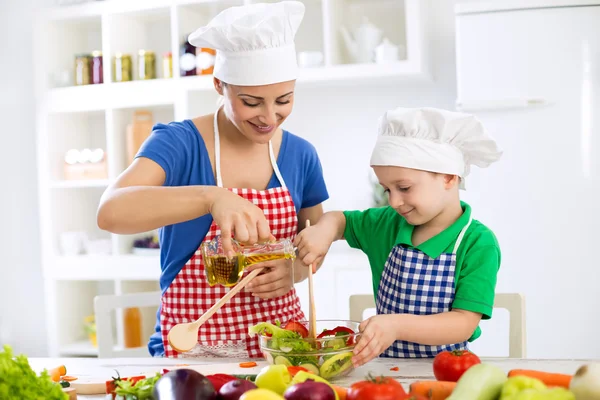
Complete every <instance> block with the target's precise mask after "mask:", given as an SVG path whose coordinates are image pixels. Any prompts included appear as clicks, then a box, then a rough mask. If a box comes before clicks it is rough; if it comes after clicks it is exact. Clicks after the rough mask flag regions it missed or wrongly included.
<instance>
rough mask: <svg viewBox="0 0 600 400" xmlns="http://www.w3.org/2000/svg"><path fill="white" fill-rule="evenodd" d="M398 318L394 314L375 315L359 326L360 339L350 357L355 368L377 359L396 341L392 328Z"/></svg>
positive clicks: (394, 330) (394, 331)
mask: <svg viewBox="0 0 600 400" xmlns="http://www.w3.org/2000/svg"><path fill="white" fill-rule="evenodd" d="M398 317H399V316H398V315H394V314H388V315H385V314H380V315H375V316H373V317H371V318H369V319H367V320H365V321H363V322H362V323H361V324H360V325H359V327H358V330H359V331H360V338H359V339H358V343H356V346H355V347H354V357H352V363H353V364H354V366H355V367H360V366H361V365H364V364H366V363H368V362H369V361H371V360H372V359H374V358H375V357H379V356H380V355H381V354H382V353H383V352H384V351H385V350H386V349H387V348H388V347H390V346H391V345H392V344H393V343H394V342H395V341H396V333H397V332H396V329H394V327H395V324H396V323H397V322H398Z"/></svg>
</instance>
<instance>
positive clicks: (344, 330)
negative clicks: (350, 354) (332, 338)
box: [333, 326, 355, 346]
mask: <svg viewBox="0 0 600 400" xmlns="http://www.w3.org/2000/svg"><path fill="white" fill-rule="evenodd" d="M333 332H334V333H335V335H336V336H346V335H348V340H347V341H346V345H348V346H351V345H353V344H354V337H353V336H350V335H354V334H355V332H354V331H353V330H352V329H350V328H348V327H347V326H338V327H336V328H335V329H334V330H333Z"/></svg>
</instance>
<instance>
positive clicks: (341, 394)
mask: <svg viewBox="0 0 600 400" xmlns="http://www.w3.org/2000/svg"><path fill="white" fill-rule="evenodd" d="M331 387H333V390H335V392H336V393H337V395H338V397H339V398H340V400H346V396H347V395H348V389H346V388H344V387H341V386H338V385H331Z"/></svg>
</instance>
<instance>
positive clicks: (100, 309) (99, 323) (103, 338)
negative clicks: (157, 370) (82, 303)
mask: <svg viewBox="0 0 600 400" xmlns="http://www.w3.org/2000/svg"><path fill="white" fill-rule="evenodd" d="M160 300H161V292H145V293H131V294H123V295H106V296H96V297H95V298H94V313H95V314H96V338H97V341H98V358H114V357H134V358H137V357H150V353H149V352H148V349H147V348H146V346H143V347H138V348H132V349H123V348H116V346H115V343H114V342H113V319H112V318H111V312H112V311H113V310H118V309H125V308H129V307H149V306H156V307H157V308H158V306H159V305H160Z"/></svg>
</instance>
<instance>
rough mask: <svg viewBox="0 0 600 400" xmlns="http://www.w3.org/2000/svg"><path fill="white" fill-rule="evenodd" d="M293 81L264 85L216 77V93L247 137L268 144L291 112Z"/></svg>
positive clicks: (227, 113)
mask: <svg viewBox="0 0 600 400" xmlns="http://www.w3.org/2000/svg"><path fill="white" fill-rule="evenodd" d="M295 86H296V81H288V82H281V83H275V84H272V85H264V86H236V85H229V84H223V83H222V82H220V81H219V80H217V79H215V87H216V89H217V92H218V93H219V94H221V95H222V96H223V98H224V103H223V110H224V112H225V115H226V116H227V119H229V120H230V121H231V123H233V125H234V126H235V127H236V128H237V129H238V130H239V131H240V133H241V134H242V135H244V137H245V138H247V139H248V140H250V141H252V142H255V143H268V142H269V140H271V138H272V137H273V135H274V134H275V132H276V131H277V128H279V126H280V125H281V124H282V123H283V121H285V120H286V118H287V117H288V116H289V115H290V114H291V112H292V108H293V106H294V89H295Z"/></svg>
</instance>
